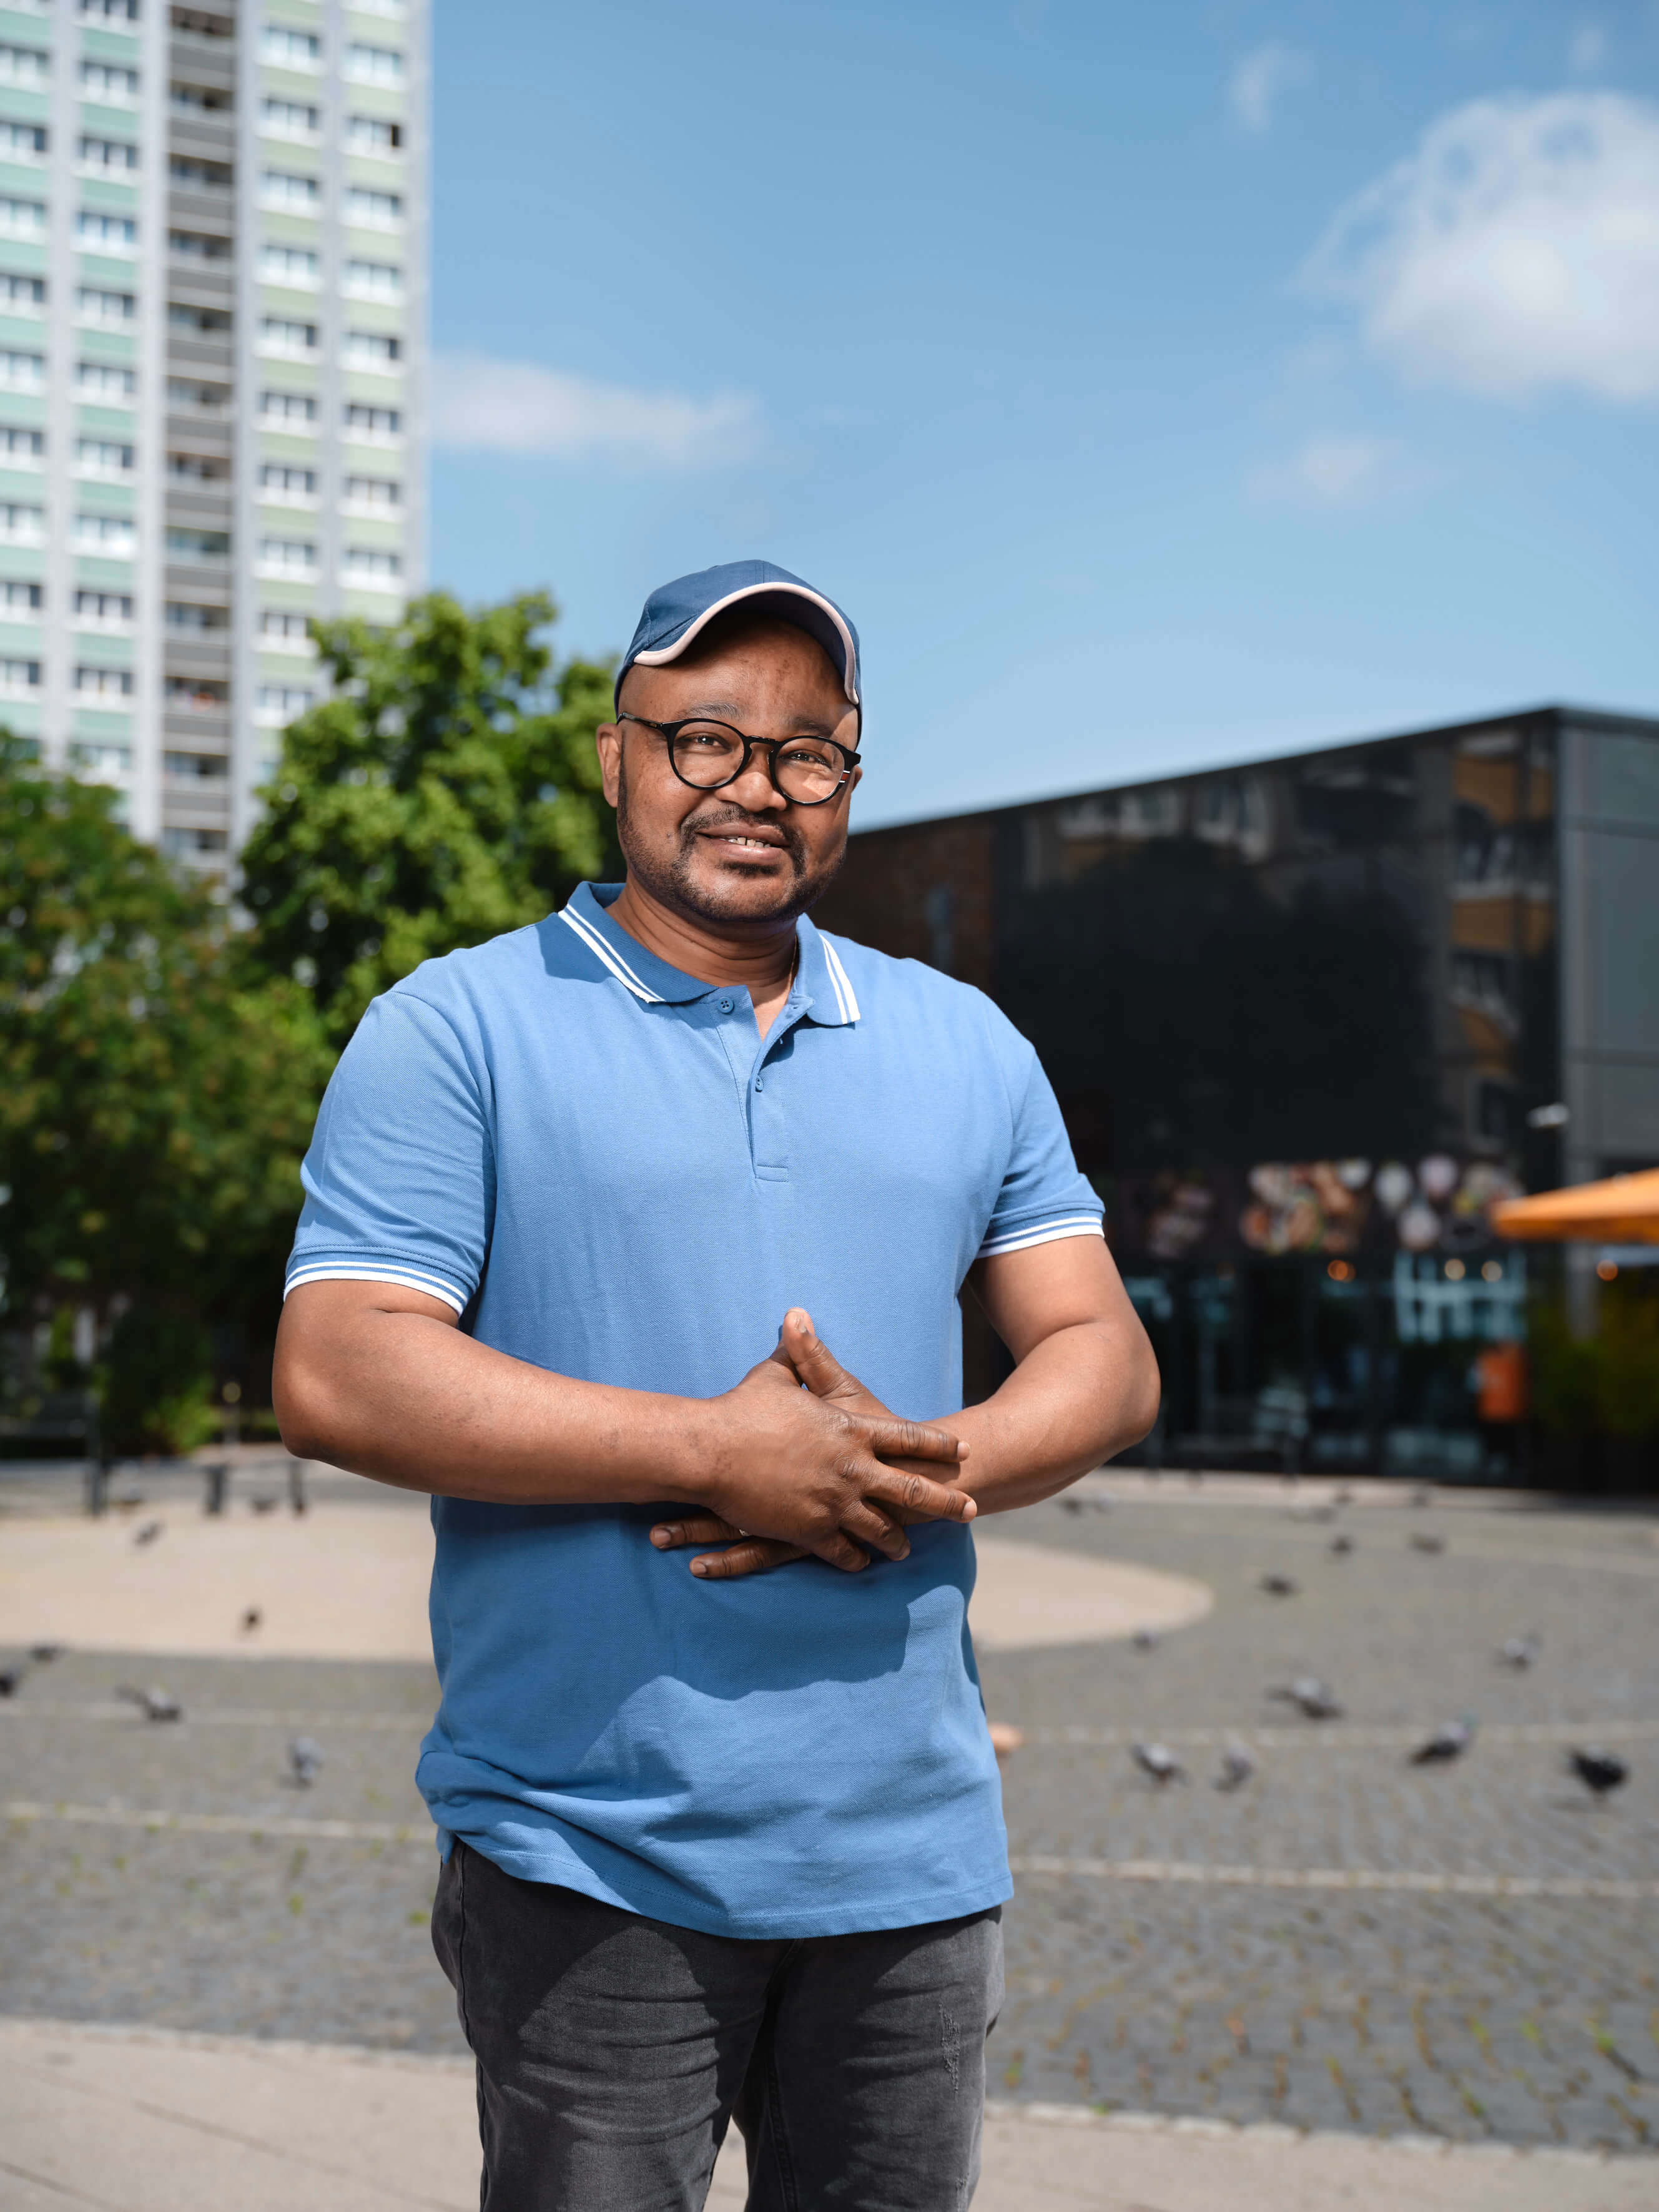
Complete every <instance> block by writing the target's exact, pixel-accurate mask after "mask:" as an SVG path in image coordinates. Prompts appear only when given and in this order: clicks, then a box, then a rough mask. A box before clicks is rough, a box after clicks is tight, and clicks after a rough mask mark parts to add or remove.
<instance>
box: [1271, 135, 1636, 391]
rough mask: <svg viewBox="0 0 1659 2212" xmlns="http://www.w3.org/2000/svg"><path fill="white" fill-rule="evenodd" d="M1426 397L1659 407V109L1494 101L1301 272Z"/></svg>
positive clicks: (1387, 189) (1384, 184) (1336, 221)
mask: <svg viewBox="0 0 1659 2212" xmlns="http://www.w3.org/2000/svg"><path fill="white" fill-rule="evenodd" d="M1302 278H1303V281H1304V283H1305V284H1306V285H1307V286H1308V287H1309V289H1311V290H1313V291H1315V292H1316V293H1319V294H1322V295H1324V296H1325V297H1327V298H1330V299H1337V300H1343V301H1349V302H1351V303H1352V305H1353V306H1354V307H1357V308H1358V315H1359V325H1360V329H1361V331H1362V332H1363V334H1364V337H1365V338H1366V340H1367V341H1368V342H1369V343H1370V344H1371V345H1372V346H1373V347H1375V348H1376V350H1377V351H1378V352H1380V353H1383V354H1385V355H1388V356H1391V357H1392V358H1393V359H1394V360H1395V362H1397V363H1398V364H1399V366H1400V367H1401V368H1402V369H1403V370H1404V371H1405V372H1406V374H1407V375H1408V376H1410V377H1412V378H1413V379H1415V380H1419V381H1422V382H1425V383H1426V382H1434V383H1441V384H1449V385H1453V386H1458V387H1460V388H1461V389H1462V390H1463V391H1466V392H1479V393H1481V394H1484V395H1487V396H1490V397H1493V398H1516V399H1519V398H1526V397H1528V395H1529V394H1531V393H1534V392H1544V391H1547V390H1550V389H1552V388H1560V389H1570V390H1571V389H1576V390H1577V391H1581V392H1591V393H1593V394H1595V396H1596V397H1597V398H1603V399H1619V400H1638V399H1650V398H1659V108H1655V107H1653V106H1650V105H1649V104H1648V103H1646V102H1645V101H1643V100H1632V99H1627V98H1626V97H1625V96H1624V95H1623V94H1619V93H1612V92H1562V93H1553V94H1547V95H1545V96H1543V97H1541V98H1528V97H1525V96H1522V95H1519V94H1516V95H1511V96H1509V97H1504V98H1498V99H1491V100H1474V101H1472V102H1470V104H1469V105H1468V106H1465V107H1459V108H1455V109H1454V110H1453V111H1452V112H1450V113H1449V114H1448V115H1443V116H1442V117H1441V118H1439V120H1438V121H1437V122H1435V123H1432V124H1431V125H1430V126H1429V128H1428V130H1427V131H1425V133H1424V135H1423V137H1422V140H1421V142H1420V143H1419V146H1418V148H1417V150H1416V152H1415V153H1413V154H1412V155H1409V156H1408V157H1407V159H1406V160H1405V161H1401V162H1399V163H1397V164H1396V166H1395V167H1394V168H1392V169H1390V170H1389V172H1388V173H1387V175H1385V176H1383V177H1380V178H1379V179H1377V180H1376V183H1375V184H1372V185H1368V186H1367V187H1366V189H1365V190H1364V191H1362V192H1360V193H1358V195H1357V196H1356V197H1354V198H1353V199H1352V200H1350V201H1349V202H1348V203H1347V204H1346V206H1345V207H1343V208H1340V209H1339V210H1338V211H1337V214H1336V215H1335V216H1334V218H1333V220H1332V222H1331V223H1330V225H1329V227H1328V229H1327V230H1326V232H1325V234H1324V236H1323V237H1322V239H1321V240H1319V242H1318V244H1317V245H1316V246H1315V248H1314V250H1313V252H1312V253H1311V254H1310V256H1309V258H1308V260H1307V261H1306V262H1305V264H1304V267H1303V270H1302Z"/></svg>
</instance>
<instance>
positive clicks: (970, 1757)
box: [288, 884, 1102, 1937]
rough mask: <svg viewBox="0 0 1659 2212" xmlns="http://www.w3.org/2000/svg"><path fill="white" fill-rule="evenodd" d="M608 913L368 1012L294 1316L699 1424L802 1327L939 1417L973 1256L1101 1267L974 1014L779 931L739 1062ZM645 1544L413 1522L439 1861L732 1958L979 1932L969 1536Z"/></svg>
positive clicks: (639, 1518)
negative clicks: (793, 1314) (645, 1398)
mask: <svg viewBox="0 0 1659 2212" xmlns="http://www.w3.org/2000/svg"><path fill="white" fill-rule="evenodd" d="M619 889H620V886H619V885H608V884H600V885H593V884H584V885H583V886H582V887H581V888H580V890H578V891H577V892H576V893H575V895H574V897H573V898H572V899H571V901H570V902H569V904H568V906H567V907H566V908H564V910H563V911H562V913H560V914H556V915H550V916H549V917H548V919H547V920H546V921H542V922H538V924H537V925H536V926H535V927H533V928H528V929H520V930H516V931H514V932H513V933H512V934H511V935H509V936H505V937H499V938H497V939H495V940H494V942H493V943H490V944H488V945H480V946H479V947H477V949H476V950H475V951H465V952H452V953H450V954H449V955H448V956H447V957H446V958H444V959H441V960H433V961H428V963H426V965H425V966H423V967H422V968H419V969H416V972H415V973H414V975H410V976H409V977H408V978H407V979H406V980H405V981H403V982H401V983H399V984H398V985H397V986H396V987H394V988H393V989H392V990H390V991H388V992H386V994H385V995H384V996H383V997H382V998H380V999H377V1000H375V1001H374V1005H373V1006H370V1008H369V1009H368V1013H367V1014H366V1015H365V1017H364V1018H363V1021H362V1025H361V1026H360V1028H359V1029H358V1030H357V1033H356V1036H354V1038H353V1039H352V1041H351V1042H350V1044H349V1046H348V1047H347V1048H346V1051H345V1053H344V1054H343V1058H342V1059H341V1061H340V1064H339V1066H338V1067H337V1070H336V1072H335V1075H334V1079H333V1080H332V1082H331V1084H330V1085H329V1088H328V1095H327V1097H325V1100H324V1102H323V1109H322V1113H321V1115H320V1117H319V1121H318V1124H317V1133H316V1137H315V1139H314V1141H313V1145H312V1148H311V1152H310V1154H309V1156H308V1157H307V1161H306V1164H305V1185H306V1204H305V1210H304V1212H303V1213H302V1215H301V1220H300V1227H299V1232H298V1235H297V1237H296V1240H295V1249H294V1257H293V1260H292V1262H291V1264H290V1267H289V1278H288V1280H289V1287H290V1288H292V1287H293V1286H294V1285H296V1284H299V1283H308V1282H318V1281H326V1280H329V1279H338V1278H341V1277H346V1278H354V1279H365V1280H374V1281H390V1282H398V1283H406V1284H409V1285H411V1286H412V1287H413V1288H415V1289H416V1290H422V1291H428V1292H429V1293H430V1294H431V1295H432V1296H433V1297H437V1298H441V1299H442V1300H443V1301H445V1302H446V1303H447V1304H449V1305H451V1306H453V1308H454V1309H455V1310H456V1311H457V1313H459V1315H460V1316H461V1326H462V1327H463V1328H465V1329H467V1330H469V1331H470V1332H471V1334H473V1335H474V1336H476V1337H477V1338H478V1340H480V1341H481V1342H483V1343H485V1344H490V1345H494V1346H496V1348H497V1349H498V1350H500V1351H501V1352H507V1353H510V1354H511V1355H512V1356H513V1358H516V1359H524V1360H528V1361H530V1362H532V1364H534V1365H536V1366H538V1367H544V1368H549V1369H551V1370H555V1371H556V1372H557V1373H560V1374H563V1375H572V1376H583V1377H585V1378H586V1379H587V1380H589V1381H592V1382H595V1383H617V1384H622V1385H624V1386H626V1387H628V1388H630V1389H639V1390H663V1391H672V1392H676V1393H679V1394H682V1395H686V1396H689V1397H698V1398H702V1397H712V1396H714V1395H716V1394H717V1393H719V1392H720V1391H723V1390H727V1389H731V1388H732V1385H733V1384H734V1383H737V1382H738V1380H739V1379H740V1378H741V1377H742V1376H744V1374H745V1373H746V1372H747V1370H749V1369H750V1367H752V1366H753V1365H754V1364H755V1363H756V1362H757V1360H760V1359H763V1358H765V1357H766V1355H767V1353H768V1352H770V1351H771V1350H772V1348H773V1346H775V1344H776V1342H777V1336H778V1329H779V1326H780V1324H781V1322H782V1319H783V1316H784V1314H785V1313H786V1311H787V1310H788V1308H789V1307H790V1306H792V1305H803V1306H805V1307H806V1308H807V1310H809V1311H810V1312H811V1316H812V1318H813V1321H814V1322H815V1324H816V1325H817V1329H818V1332H819V1334H821V1335H822V1337H823V1340H824V1341H825V1343H827V1344H828V1345H829V1346H830V1347H831V1349H832V1350H833V1351H834V1352H835V1353H836V1356H837V1358H840V1359H841V1360H842V1362H843V1364H845V1365H846V1366H848V1368H850V1369H851V1370H852V1371H853V1372H854V1374H855V1375H858V1376H860V1377H861V1378H862V1379H863V1381H864V1382H866V1383H867V1384H868V1385H869V1387H870V1388H871V1389H872V1390H873V1391H875V1392H876V1393H877V1395H878V1396H879V1397H880V1398H882V1399H883V1400H884V1401H885V1402H886V1403H887V1404H888V1405H889V1406H890V1407H892V1409H893V1411H894V1412H895V1413H900V1414H906V1415H912V1416H915V1417H916V1418H918V1419H927V1417H929V1416H932V1415H938V1414H942V1413H950V1412H952V1411H954V1410H956V1409H957V1407H959V1406H960V1405H961V1402H962V1364H961V1328H960V1322H961V1316H960V1312H959V1310H958V1306H957V1292H958V1291H959V1289H960V1287H961V1285H962V1282H963V1278H964V1276H965V1275H966V1274H967V1273H968V1270H969V1267H970V1266H971V1265H972V1264H973V1261H974V1260H975V1257H976V1256H977V1255H980V1254H981V1253H994V1252H1009V1251H1016V1250H1018V1249H1021V1248H1022V1247H1023V1246H1026V1245H1030V1244H1036V1243H1043V1242H1045V1241H1047V1240H1049V1239H1052V1238H1055V1237H1072V1236H1079V1235H1082V1236H1097V1235H1098V1234H1099V1233H1100V1225H1101V1211H1102V1209H1101V1206H1100V1202H1099V1200H1097V1198H1096V1197H1095V1195H1094V1193H1093V1192H1092V1191H1091V1189H1090V1188H1089V1186H1088V1184H1087V1183H1086V1182H1085V1181H1084V1180H1083V1178H1082V1177H1081V1176H1079V1173H1078V1171H1077V1169H1076V1167H1075V1165H1074V1164H1073V1160H1072V1156H1071V1151H1070V1148H1069V1146H1068V1145H1067V1143H1066V1133H1065V1130H1064V1127H1063V1126H1062V1124H1061V1121H1060V1114H1059V1111H1058V1109H1057V1108H1056V1107H1055V1104H1054V1094H1053V1092H1052V1091H1050V1089H1049V1087H1048V1083H1047V1081H1046V1080H1045V1079H1044V1077H1043V1075H1042V1070H1041V1069H1040V1068H1039V1066H1037V1062H1036V1054H1034V1053H1033V1051H1032V1049H1031V1048H1030V1045H1029V1044H1028V1043H1027V1042H1025V1040H1024V1038H1023V1037H1022V1036H1020V1035H1019V1034H1018V1031H1017V1030H1014V1029H1013V1028H1012V1026H1011V1024H1009V1023H1008V1022H1007V1021H1006V1020H1005V1018H1003V1016H1002V1015H1001V1014H1000V1013H999V1012H997V1010H996V1008H995V1007H994V1006H992V1004H991V1003H990V1001H989V1000H987V999H986V998H984V997H982V996H981V994H980V993H979V992H977V991H975V990H972V989H970V988H969V987H967V986H966V985H964V984H962V983H957V982H954V981H951V979H950V978H949V977H947V976H945V975H939V974H937V973H935V972H934V970H933V969H930V968H925V967H921V966H919V965H918V964H917V963H915V962H914V961H908V960H890V959H888V958H886V957H884V955H882V954H880V953H877V952H872V951H869V950H868V949H867V948H866V947H865V946H863V945H854V944H852V943H850V942H848V940H846V939H837V938H832V937H829V936H827V935H825V934H823V933H822V932H820V931H818V930H817V929H815V928H814V927H813V926H812V924H811V922H810V921H802V922H801V923H800V924H799V939H800V961H799V969H798V973H797V978H796V981H795V984H794V987H793V989H792V991H791V992H790V994H789V998H788V1000H787V1004H786V1005H785V1006H784V1008H783V1011H782V1012H781V1014H780V1015H779V1017H778V1018H777V1020H776V1021H775V1024H774V1025H773V1027H772V1029H771V1030H770V1031H769V1034H768V1036H766V1037H765V1038H764V1039H762V1038H761V1036H759V1034H758V1032H757V1029H756V1025H755V1017H754V1010H753V1007H752V1006H751V1005H750V1000H749V995H748V994H747V992H746V991H743V990H740V989H735V988H732V987H730V986H726V985H719V984H716V985H713V986H711V985H709V984H708V983H704V982H702V981H699V980H698V979H697V978H696V976H692V975H682V974H681V973H680V972H679V970H678V969H674V968H671V967H669V966H668V965H667V964H666V963H665V962H664V961H661V960H659V959H657V958H656V957H654V956H653V954H652V953H650V952H648V951H646V950H645V948H644V947H643V946H642V945H640V944H638V943H637V942H636V941H635V939H633V938H631V937H630V936H629V935H628V934H627V933H626V932H625V931H623V930H622V929H620V928H618V927H617V925H616V924H615V923H614V922H613V921H611V917H610V915H609V913H608V912H607V908H608V907H609V905H610V903H611V901H612V900H613V899H614V898H615V897H616V896H617V890H619ZM661 1510H662V1509H661V1508H660V1507H657V1508H653V1507H650V1506H645V1505H639V1506H630V1505H592V1506H578V1505H538V1506H512V1505H481V1504H470V1503H467V1502H465V1501H463V1500H461V1499H459V1498H435V1500H434V1502H433V1509H432V1514H433V1522H434V1526H435V1529H436V1534H437V1551H436V1559H435V1567H434V1572H433V1578H432V1641H433V1648H434V1651H435V1656H436V1659H437V1665H438V1674H439V1679H440V1682H441V1692H442V1695H441V1704H440V1706H439V1710H438V1715H437V1718H436V1719H435V1722H434V1723H433V1727H432V1730H431V1733H430V1734H429V1735H428V1736H427V1738H426V1740H425V1742H424V1744H423V1745H422V1752H421V1759H420V1765H419V1770H418V1779H419V1782H420V1786H421V1790H422V1793H423V1794H424V1796H425V1797H426V1800H427V1802H428V1805H429V1806H430V1807H431V1809H432V1814H433V1818H434V1820H435V1821H436V1823H437V1825H438V1827H439V1830H440V1842H441V1848H443V1849H445V1850H447V1848H448V1847H449V1843H450V1840H451V1839H452V1838H454V1837H456V1836H461V1837H464V1838H465V1839H466V1841H467V1842H468V1843H469V1844H472V1845H474V1846H475V1847H476V1848H477V1850H480V1851H482V1852H483V1853H484V1854H485V1855H486V1856H487V1857H489V1858H492V1859H494V1860H495V1861H496V1863H498V1864H499V1865H501V1866H502V1867H504V1868H505V1869H507V1872H508V1873H510V1874H513V1875H520V1876H523V1877H526V1878H527V1879H529V1880H532V1881H547V1882H557V1883H561V1884H562V1885H564V1886H565V1887H568V1888H570V1889H575V1890H580V1891H584V1892H585V1893H586V1894H588V1895H589V1896H592V1897H597V1898H602V1899H605V1900H607V1901H608V1902H609V1903H611V1904H613V1905H622V1906H624V1907H626V1908H627V1909H629V1910H630V1911H636V1912H641V1913H647V1914H649V1915H651V1916H652V1917H654V1918H657V1919H660V1920H667V1921H671V1922H673V1923H677V1924H678V1925H680V1926H683V1927H687V1928H698V1929H706V1930H708V1931H709V1932H711V1933H714V1934H718V1935H725V1936H771V1937H781V1936H816V1935H833V1934H842V1933H846V1932H849V1931H851V1930H854V1929H874V1928H893V1927H906V1926H910V1925H914V1924H917V1923H922V1922H926V1921H932V1920H940V1919H945V1918H949V1917H952V1916H954V1915H957V1914H960V1913H966V1912H973V1911H981V1910H982V1909H983V1908H985V1907H987V1906H989V1905H995V1904H997V1903H999V1902H1000V1900H1001V1899H1004V1898H1006V1896H1007V1895H1008V1894H1009V1893H1010V1888H1011V1884H1010V1881H1009V1876H1008V1863H1007V1856H1006V1837H1005V1835H1004V1831H1003V1825H1002V1814H1001V1805H1000V1790H999V1787H998V1782H997V1771H996V1761H995V1759H994V1756H993V1754H992V1751H991V1747H990V1743H989V1741H988V1739H987V1734H986V1728H985V1719H984V1713H983V1709H982V1706H981V1700H980V1694H979V1686H978V1680H977V1676H976V1674H975V1667H974V1655H973V1647H972V1645H971V1644H970V1642H969V1635H968V1627H967V1612H968V1599H969V1592H970V1591H971V1589H972V1588H973V1581H974V1546H973V1538H972V1535H971V1534H970V1533H969V1530H968V1529H966V1528H961V1527H958V1526H957V1525H955V1524H954V1523H943V1522H941V1523H935V1524H931V1525H926V1526H923V1527H920V1528H914V1529H912V1530H911V1532H910V1547H911V1548H910V1556H909V1558H908V1559H906V1560H904V1561H902V1563H894V1562H890V1561H880V1562H878V1563H876V1564H873V1565H871V1566H870V1567H868V1568H866V1570H865V1571H864V1572H863V1573H861V1574H857V1575H848V1574H843V1573H842V1572H841V1571H839V1570H837V1569H836V1568H833V1567H829V1566H826V1565H823V1564H822V1563H821V1562H819V1561H817V1560H802V1561H800V1562H799V1563H798V1564H796V1565H791V1566H787V1567H784V1568H781V1569H779V1570H778V1571H775V1572H774V1573H772V1574H769V1575H758V1576H754V1577H750V1578H749V1579H747V1580H744V1581H738V1582H733V1583H705V1582H702V1581H700V1580H699V1579H698V1578H697V1577H696V1576H694V1575H692V1574H690V1573H689V1572H688V1571H687V1565H686V1562H687V1559H688V1557H689V1554H687V1553H661V1552H658V1551H655V1550H654V1549H653V1547H652V1545H651V1543H650V1541H649V1537H648V1534H647V1532H648V1530H649V1528H650V1526H651V1523H652V1522H653V1520H654V1519H657V1518H659V1517H660V1514H661Z"/></svg>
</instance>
